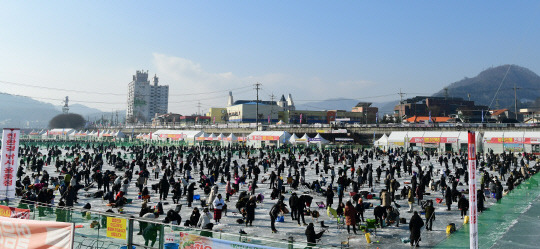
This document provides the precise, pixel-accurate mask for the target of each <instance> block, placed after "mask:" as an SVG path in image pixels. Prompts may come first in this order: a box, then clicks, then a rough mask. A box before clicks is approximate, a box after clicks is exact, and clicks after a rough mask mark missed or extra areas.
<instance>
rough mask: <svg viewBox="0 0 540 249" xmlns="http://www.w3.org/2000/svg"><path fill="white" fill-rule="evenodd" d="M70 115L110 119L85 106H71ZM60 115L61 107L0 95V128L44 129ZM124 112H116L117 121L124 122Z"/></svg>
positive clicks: (108, 114)
mask: <svg viewBox="0 0 540 249" xmlns="http://www.w3.org/2000/svg"><path fill="white" fill-rule="evenodd" d="M69 112H70V113H77V114H80V115H82V116H83V117H84V118H85V119H89V120H90V121H94V120H97V119H100V118H101V117H102V116H103V117H104V118H105V119H110V118H111V113H110V112H102V111H100V110H98V109H95V108H91V107H87V106H85V105H80V104H73V105H70V106H69ZM60 113H62V106H60V105H58V106H55V105H53V104H50V103H45V102H41V101H37V100H35V99H32V98H29V97H22V96H16V95H11V94H7V93H0V128H5V127H20V128H46V127H47V126H48V124H49V121H50V120H51V119H52V118H53V117H54V116H56V115H58V114H60ZM125 115H126V113H125V111H119V112H118V119H119V120H120V121H122V120H124V117H125Z"/></svg>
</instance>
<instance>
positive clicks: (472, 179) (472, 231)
mask: <svg viewBox="0 0 540 249" xmlns="http://www.w3.org/2000/svg"><path fill="white" fill-rule="evenodd" d="M468 135H469V149H468V157H469V239H470V248H471V249H477V248H478V212H477V207H476V136H475V134H474V132H471V131H469V134H468Z"/></svg>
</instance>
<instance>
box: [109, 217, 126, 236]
mask: <svg viewBox="0 0 540 249" xmlns="http://www.w3.org/2000/svg"><path fill="white" fill-rule="evenodd" d="M126 224H127V221H126V219H122V218H115V217H107V237H109V238H115V239H123V240H125V239H126V234H127V231H126Z"/></svg>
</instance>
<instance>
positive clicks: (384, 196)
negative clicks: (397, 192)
mask: <svg viewBox="0 0 540 249" xmlns="http://www.w3.org/2000/svg"><path fill="white" fill-rule="evenodd" d="M381 201H382V203H381V204H382V206H383V207H390V206H391V205H392V198H391V196H390V194H389V193H388V191H386V190H383V191H382V193H381Z"/></svg>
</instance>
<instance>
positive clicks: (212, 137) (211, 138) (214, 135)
mask: <svg viewBox="0 0 540 249" xmlns="http://www.w3.org/2000/svg"><path fill="white" fill-rule="evenodd" d="M206 140H209V141H214V140H217V136H216V134H214V133H212V134H210V136H208V137H207V139H206Z"/></svg>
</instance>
